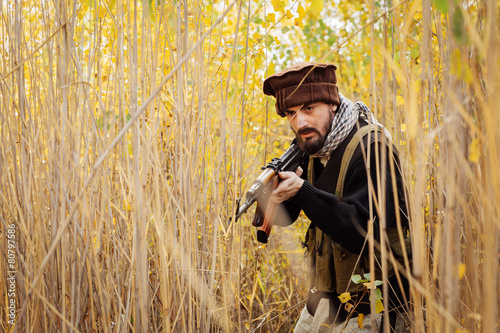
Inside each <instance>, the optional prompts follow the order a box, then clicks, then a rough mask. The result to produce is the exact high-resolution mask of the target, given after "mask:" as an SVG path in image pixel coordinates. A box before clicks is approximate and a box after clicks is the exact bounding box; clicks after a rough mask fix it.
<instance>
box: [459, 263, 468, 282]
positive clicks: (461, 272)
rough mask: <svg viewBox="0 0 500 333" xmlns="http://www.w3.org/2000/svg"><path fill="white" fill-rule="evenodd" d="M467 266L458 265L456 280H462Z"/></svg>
mask: <svg viewBox="0 0 500 333" xmlns="http://www.w3.org/2000/svg"><path fill="white" fill-rule="evenodd" d="M466 268H467V266H466V265H465V264H463V263H461V264H459V265H458V279H459V280H461V279H463V277H464V275H465V271H466Z"/></svg>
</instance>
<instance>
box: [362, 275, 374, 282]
mask: <svg viewBox="0 0 500 333" xmlns="http://www.w3.org/2000/svg"><path fill="white" fill-rule="evenodd" d="M363 276H364V277H365V279H366V280H368V281H370V280H371V279H372V275H371V274H370V273H365V274H363Z"/></svg>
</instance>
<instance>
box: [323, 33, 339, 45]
mask: <svg viewBox="0 0 500 333" xmlns="http://www.w3.org/2000/svg"><path fill="white" fill-rule="evenodd" d="M336 41H337V37H335V35H332V36H330V37H329V38H328V40H327V41H326V42H327V43H328V46H332V45H333V43H335V42H336Z"/></svg>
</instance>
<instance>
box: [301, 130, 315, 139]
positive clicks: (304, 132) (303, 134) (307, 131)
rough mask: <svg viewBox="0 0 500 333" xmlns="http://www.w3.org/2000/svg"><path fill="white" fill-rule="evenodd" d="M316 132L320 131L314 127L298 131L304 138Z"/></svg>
mask: <svg viewBox="0 0 500 333" xmlns="http://www.w3.org/2000/svg"><path fill="white" fill-rule="evenodd" d="M314 133H318V131H317V130H315V129H314V128H304V129H301V130H299V131H298V134H299V135H300V136H301V137H303V138H304V139H308V138H311V137H312V136H313V135H314Z"/></svg>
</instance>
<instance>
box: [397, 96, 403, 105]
mask: <svg viewBox="0 0 500 333" xmlns="http://www.w3.org/2000/svg"><path fill="white" fill-rule="evenodd" d="M396 101H397V103H398V105H403V104H404V103H405V99H404V98H403V96H399V95H398V96H396Z"/></svg>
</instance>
